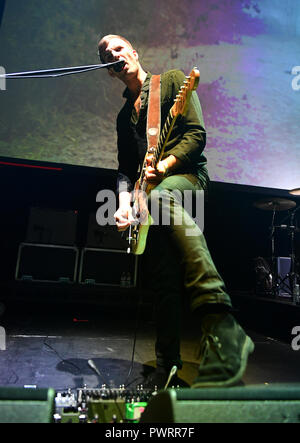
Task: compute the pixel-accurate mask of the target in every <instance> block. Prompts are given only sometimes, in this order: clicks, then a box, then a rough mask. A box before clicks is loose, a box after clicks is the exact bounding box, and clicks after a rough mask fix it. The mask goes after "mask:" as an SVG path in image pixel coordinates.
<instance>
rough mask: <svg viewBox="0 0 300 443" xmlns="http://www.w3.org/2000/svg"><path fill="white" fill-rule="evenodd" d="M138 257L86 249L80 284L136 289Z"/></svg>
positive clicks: (108, 250)
mask: <svg viewBox="0 0 300 443" xmlns="http://www.w3.org/2000/svg"><path fill="white" fill-rule="evenodd" d="M137 264H138V262H137V256H136V255H133V254H128V253H127V252H126V251H123V250H117V249H98V248H84V249H83V250H82V251H81V258H80V266H79V283H81V284H94V285H104V286H121V287H135V286H136V281H137Z"/></svg>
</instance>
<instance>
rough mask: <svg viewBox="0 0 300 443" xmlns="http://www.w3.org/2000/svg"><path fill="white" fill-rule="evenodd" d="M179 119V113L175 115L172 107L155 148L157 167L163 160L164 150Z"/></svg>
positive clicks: (155, 164) (154, 162)
mask: <svg viewBox="0 0 300 443" xmlns="http://www.w3.org/2000/svg"><path fill="white" fill-rule="evenodd" d="M176 119H177V115H176V116H175V117H173V114H172V109H170V111H169V114H168V117H167V119H166V122H165V124H164V127H163V129H162V131H161V133H160V136H159V141H158V144H157V147H156V149H155V152H154V155H153V157H154V158H153V166H154V167H156V166H157V163H158V162H159V161H160V160H161V158H162V156H163V154H164V150H165V147H166V144H167V143H168V140H169V138H170V135H171V132H172V130H173V127H174V124H175V121H176Z"/></svg>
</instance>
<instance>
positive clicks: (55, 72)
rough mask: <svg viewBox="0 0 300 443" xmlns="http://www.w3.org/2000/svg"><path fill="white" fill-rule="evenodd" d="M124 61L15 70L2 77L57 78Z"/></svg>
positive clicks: (122, 63) (121, 63) (116, 64)
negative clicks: (24, 70) (35, 69)
mask: <svg viewBox="0 0 300 443" xmlns="http://www.w3.org/2000/svg"><path fill="white" fill-rule="evenodd" d="M123 65H124V61H123V60H120V61H117V62H112V63H104V64H98V65H87V66H73V67H69V68H55V69H46V70H45V69H44V70H40V71H26V72H14V73H11V74H1V75H0V78H5V79H19V78H20V79H24V78H55V77H62V76H64V75H72V74H81V73H82V72H89V71H95V70H96V69H103V68H109V67H113V66H115V68H117V67H118V66H121V67H122V66H123Z"/></svg>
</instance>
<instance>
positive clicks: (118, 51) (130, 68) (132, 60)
mask: <svg viewBox="0 0 300 443" xmlns="http://www.w3.org/2000/svg"><path fill="white" fill-rule="evenodd" d="M99 51H100V53H101V57H102V59H103V60H104V62H105V63H112V62H115V61H118V60H124V62H125V64H124V67H123V69H122V71H121V72H118V73H116V72H115V71H113V69H109V73H110V75H112V76H113V77H118V78H120V80H125V78H126V77H128V76H132V75H134V74H136V73H137V71H138V68H139V63H138V54H137V52H136V51H135V50H134V49H133V48H132V47H131V46H130V45H128V44H127V43H126V42H125V41H123V40H121V39H119V38H112V39H108V40H103V42H102V44H101V46H100V47H99Z"/></svg>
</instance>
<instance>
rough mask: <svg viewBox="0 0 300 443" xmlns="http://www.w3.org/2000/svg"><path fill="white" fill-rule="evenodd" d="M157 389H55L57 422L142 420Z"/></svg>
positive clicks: (105, 387) (121, 387)
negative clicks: (59, 390)
mask: <svg viewBox="0 0 300 443" xmlns="http://www.w3.org/2000/svg"><path fill="white" fill-rule="evenodd" d="M156 394H157V391H150V390H145V389H143V386H142V385H141V386H138V387H137V388H136V389H135V390H130V389H126V388H125V387H124V385H123V386H120V387H119V388H108V387H107V386H106V385H102V387H101V388H92V389H89V388H87V387H86V386H84V387H83V388H78V389H76V390H74V389H73V390H72V389H68V390H66V391H62V392H56V397H55V414H54V421H55V423H139V421H140V418H141V415H142V413H143V412H144V410H145V408H146V406H147V404H148V402H149V400H150V399H151V397H153V396H154V395H156Z"/></svg>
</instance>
